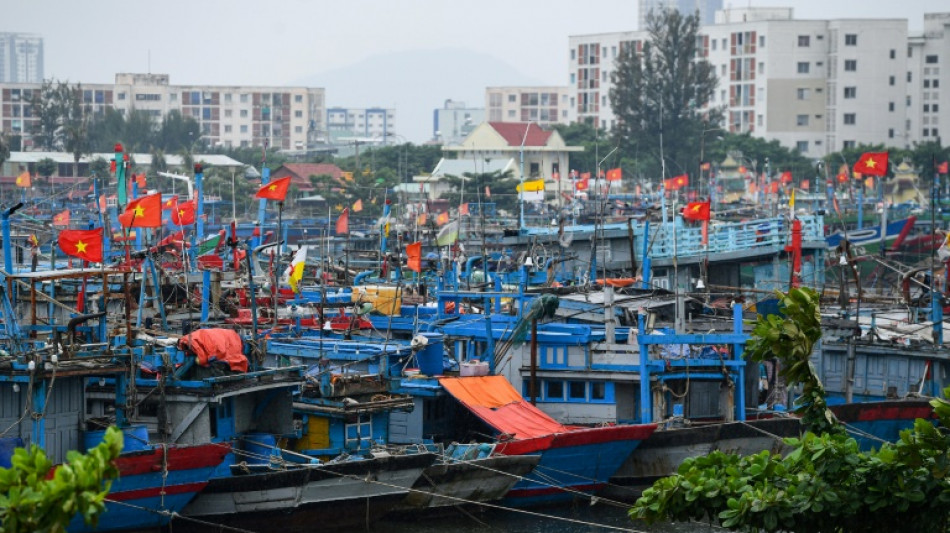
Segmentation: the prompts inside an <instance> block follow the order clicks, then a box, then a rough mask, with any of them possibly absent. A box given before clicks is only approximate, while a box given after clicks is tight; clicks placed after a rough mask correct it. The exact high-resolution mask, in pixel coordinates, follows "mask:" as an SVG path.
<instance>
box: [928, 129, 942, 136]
mask: <svg viewBox="0 0 950 533" xmlns="http://www.w3.org/2000/svg"><path fill="white" fill-rule="evenodd" d="M930 133H931V134H933V136H934V137H940V133H939V132H938V131H937V128H934V129H932V130H930Z"/></svg>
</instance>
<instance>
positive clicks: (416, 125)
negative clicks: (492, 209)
mask: <svg viewBox="0 0 950 533" xmlns="http://www.w3.org/2000/svg"><path fill="white" fill-rule="evenodd" d="M292 83H293V84H300V85H307V86H311V87H324V88H326V90H327V102H326V103H327V106H328V107H333V106H341V107H371V106H382V107H394V108H396V132H397V133H399V134H400V135H403V136H405V137H406V138H408V139H409V140H410V141H412V142H414V143H419V142H423V141H426V140H428V139H429V138H430V137H431V136H432V110H433V109H436V108H439V107H442V106H443V105H444V104H445V101H446V100H448V99H451V100H456V101H462V102H465V103H466V105H470V106H473V107H484V105H485V87H488V86H496V85H545V84H544V83H542V82H539V81H538V80H536V79H532V78H530V77H528V76H525V75H524V74H522V73H521V72H519V71H518V70H516V69H515V68H514V67H512V66H511V65H509V64H507V63H505V62H504V61H502V60H500V59H498V58H495V57H493V56H490V55H487V54H481V53H477V52H472V51H471V50H465V49H460V48H440V49H436V50H415V51H408V52H394V53H391V54H381V55H377V56H372V57H369V58H366V59H364V60H362V61H360V62H358V63H354V64H352V65H350V66H347V67H343V68H337V69H333V70H328V71H325V72H322V73H318V74H313V75H310V76H306V77H303V78H300V79H298V80H295V81H293V82H292Z"/></svg>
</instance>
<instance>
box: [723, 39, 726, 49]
mask: <svg viewBox="0 0 950 533" xmlns="http://www.w3.org/2000/svg"><path fill="white" fill-rule="evenodd" d="M722 49H723V50H725V49H726V38H725V37H723V38H722Z"/></svg>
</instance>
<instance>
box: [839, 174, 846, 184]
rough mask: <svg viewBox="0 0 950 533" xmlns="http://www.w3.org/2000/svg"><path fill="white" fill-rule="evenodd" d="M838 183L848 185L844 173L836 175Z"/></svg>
mask: <svg viewBox="0 0 950 533" xmlns="http://www.w3.org/2000/svg"><path fill="white" fill-rule="evenodd" d="M838 183H848V174H846V173H844V172H842V173H840V174H838Z"/></svg>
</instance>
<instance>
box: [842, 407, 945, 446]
mask: <svg viewBox="0 0 950 533" xmlns="http://www.w3.org/2000/svg"><path fill="white" fill-rule="evenodd" d="M831 411H832V412H833V413H834V414H835V416H837V417H838V420H840V421H841V422H842V423H844V424H845V425H846V427H847V428H848V433H849V434H850V435H851V436H852V437H854V438H855V440H857V441H858V445H859V446H860V447H861V449H862V450H870V449H871V448H880V447H881V441H887V442H897V440H898V439H899V438H900V433H901V431H903V430H905V429H910V428H911V427H913V425H914V421H915V420H917V419H918V418H923V419H926V420H930V419H933V418H934V411H933V406H931V405H930V400H927V399H925V398H907V399H903V400H882V401H876V402H858V403H849V404H840V405H832V406H831Z"/></svg>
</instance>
